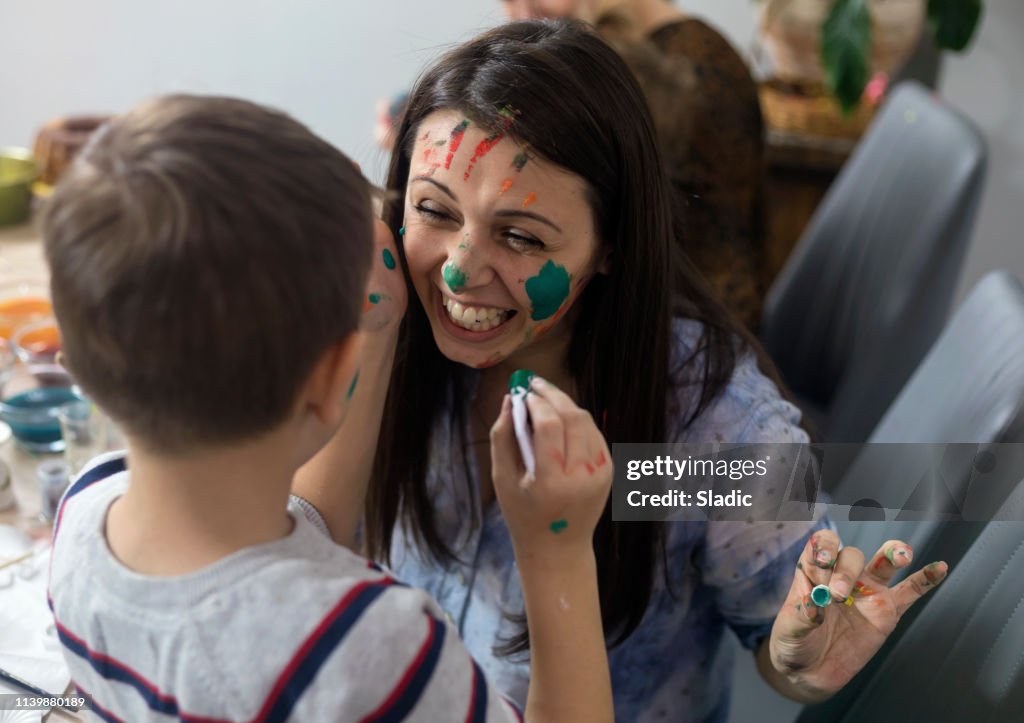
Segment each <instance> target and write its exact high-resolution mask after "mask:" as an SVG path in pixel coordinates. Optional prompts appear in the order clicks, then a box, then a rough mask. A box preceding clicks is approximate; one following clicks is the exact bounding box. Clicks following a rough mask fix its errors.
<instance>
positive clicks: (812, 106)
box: [760, 81, 877, 140]
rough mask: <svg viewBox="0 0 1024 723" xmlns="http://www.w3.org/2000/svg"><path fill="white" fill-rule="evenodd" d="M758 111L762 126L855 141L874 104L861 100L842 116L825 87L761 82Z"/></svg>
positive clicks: (870, 117)
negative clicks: (853, 108)
mask: <svg viewBox="0 0 1024 723" xmlns="http://www.w3.org/2000/svg"><path fill="white" fill-rule="evenodd" d="M760 96H761V112H762V113H763V114H764V122H765V126H767V127H768V128H769V129H770V130H776V131H781V132H783V133H786V134H794V135H804V136H815V137H819V138H846V139H850V140H856V139H857V138H860V136H861V134H863V133H864V130H865V129H866V128H867V127H868V125H869V124H870V123H871V119H872V118H873V117H874V115H875V110H876V108H877V106H875V105H872V104H871V103H868V102H867V100H866V99H865V100H863V101H862V102H861V103H860V105H858V106H857V108H856V109H855V110H854V111H853V113H851V114H850V115H843V112H842V110H840V108H839V105H838V104H837V103H836V101H835V99H834V98H832V96H830V95H829V94H828V91H827V90H825V88H824V87H807V86H800V87H796V86H790V85H783V84H781V83H777V82H773V81H768V82H765V83H762V84H761V88H760Z"/></svg>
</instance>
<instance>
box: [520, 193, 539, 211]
mask: <svg viewBox="0 0 1024 723" xmlns="http://www.w3.org/2000/svg"><path fill="white" fill-rule="evenodd" d="M536 200H537V194H536V193H534V192H533V191H530V192H529V193H528V194H526V198H524V199H523V205H522V208H526V207H527V206H529V205H530V204H531V203H533V202H534V201H536Z"/></svg>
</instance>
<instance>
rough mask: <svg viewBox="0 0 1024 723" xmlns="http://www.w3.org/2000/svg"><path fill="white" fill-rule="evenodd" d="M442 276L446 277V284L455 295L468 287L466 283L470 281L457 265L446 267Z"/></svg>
mask: <svg viewBox="0 0 1024 723" xmlns="http://www.w3.org/2000/svg"><path fill="white" fill-rule="evenodd" d="M442 275H443V276H444V282H445V283H446V284H448V288H449V289H451V290H452V293H453V294H457V293H459V292H460V291H462V288H463V287H464V286H465V285H466V281H467V280H468V279H467V277H466V274H465V273H464V272H463V271H462V269H460V268H459V267H458V266H456V265H455V264H448V265H446V266H445V267H444V271H443V272H442Z"/></svg>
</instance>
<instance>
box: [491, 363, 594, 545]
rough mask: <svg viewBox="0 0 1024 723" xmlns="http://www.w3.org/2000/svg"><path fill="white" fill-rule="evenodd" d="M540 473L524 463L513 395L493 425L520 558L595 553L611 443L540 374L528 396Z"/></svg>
mask: <svg viewBox="0 0 1024 723" xmlns="http://www.w3.org/2000/svg"><path fill="white" fill-rule="evenodd" d="M526 405H527V408H528V409H529V411H530V420H531V422H532V426H533V445H534V455H535V456H536V462H537V464H536V473H535V478H534V479H531V478H530V477H529V476H528V475H527V473H526V470H525V468H524V467H523V461H522V456H521V455H520V452H519V447H518V445H517V443H516V438H515V434H514V431H513V424H512V410H511V408H512V405H511V401H510V399H509V397H508V396H506V397H505V400H504V402H503V403H502V407H501V413H500V414H499V415H498V420H497V422H495V424H494V427H493V428H492V429H491V473H492V476H493V477H494V491H495V495H496V496H497V498H498V502H499V504H500V505H501V510H502V513H503V515H504V517H505V521H506V523H507V524H508V529H509V533H510V534H511V536H512V541H513V544H514V545H515V547H516V551H517V554H518V555H519V556H520V564H522V563H523V562H525V561H526V560H525V558H528V557H531V555H532V554H534V553H535V554H538V555H541V556H547V555H549V554H551V553H554V552H555V551H556V550H560V549H571V550H574V551H580V550H585V551H587V552H588V553H592V551H593V536H594V528H595V527H596V526H597V521H598V519H600V517H601V512H602V510H604V506H605V502H606V501H607V499H608V491H609V489H610V488H611V482H612V461H611V454H610V453H609V452H608V446H607V445H606V444H605V441H604V437H602V436H601V433H600V431H598V429H597V425H596V424H594V420H593V418H592V417H591V416H590V414H588V413H587V412H585V411H584V410H582V409H580V408H579V407H577V406H576V404H575V403H574V402H573V401H572V399H570V398H569V396H568V395H566V394H565V393H563V392H562V391H560V390H559V389H558V388H556V387H555V386H553V385H552V384H549V383H547V382H545V381H544V380H543V379H540V378H539V377H534V378H533V381H532V382H531V384H530V391H529V393H528V394H527V395H526Z"/></svg>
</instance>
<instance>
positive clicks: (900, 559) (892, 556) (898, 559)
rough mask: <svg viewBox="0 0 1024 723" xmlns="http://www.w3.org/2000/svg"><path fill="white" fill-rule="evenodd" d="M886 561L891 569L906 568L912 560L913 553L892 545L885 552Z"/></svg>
mask: <svg viewBox="0 0 1024 723" xmlns="http://www.w3.org/2000/svg"><path fill="white" fill-rule="evenodd" d="M885 557H886V559H887V560H888V561H889V562H891V563H892V564H893V567H906V566H907V565H909V564H910V563H911V562H912V561H913V559H914V552H913V550H911V549H910V548H909V547H906V546H904V545H893V546H892V547H889V548H886V550H885Z"/></svg>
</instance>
